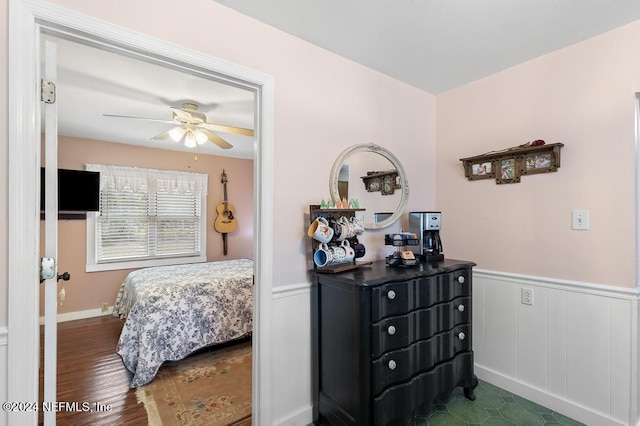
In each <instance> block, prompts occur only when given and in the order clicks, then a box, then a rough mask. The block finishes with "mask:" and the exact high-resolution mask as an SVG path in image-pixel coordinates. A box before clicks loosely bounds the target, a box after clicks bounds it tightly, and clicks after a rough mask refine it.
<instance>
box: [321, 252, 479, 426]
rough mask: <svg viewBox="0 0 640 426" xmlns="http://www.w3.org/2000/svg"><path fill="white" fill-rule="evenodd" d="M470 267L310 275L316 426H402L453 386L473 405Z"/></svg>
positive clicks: (454, 263) (445, 264) (375, 267)
mask: <svg viewBox="0 0 640 426" xmlns="http://www.w3.org/2000/svg"><path fill="white" fill-rule="evenodd" d="M473 266H475V263H473V262H467V261H460V260H450V259H445V260H443V261H439V262H430V263H420V264H419V265H417V266H412V267H390V266H387V265H386V264H385V261H384V260H382V261H377V262H373V264H372V265H371V266H370V267H364V268H360V269H357V270H354V271H348V272H342V273H337V274H326V273H317V272H316V273H314V278H315V281H316V284H317V291H318V299H317V300H318V306H317V321H318V322H317V325H318V330H317V333H318V341H317V345H318V360H317V361H318V362H317V364H318V370H319V371H318V372H317V380H316V382H317V387H318V389H317V392H316V393H317V395H318V399H319V401H318V413H319V418H318V419H316V424H330V425H362V426H369V425H395V424H402V425H406V423H407V421H408V420H409V419H411V418H413V417H414V416H416V415H421V414H426V413H428V412H429V411H430V410H431V408H432V407H433V406H434V404H435V403H436V402H437V401H438V400H439V399H440V398H446V397H447V396H448V395H449V394H450V393H451V391H452V390H453V389H454V388H456V387H458V386H462V387H463V388H464V392H465V395H466V397H467V398H469V399H475V397H474V395H473V389H474V388H475V386H476V385H477V383H478V382H477V379H476V378H475V376H474V373H473V350H472V345H471V319H472V316H471V313H472V312H471V295H472V291H471V290H472V286H471V281H472V273H471V270H472V269H471V268H472V267H473Z"/></svg>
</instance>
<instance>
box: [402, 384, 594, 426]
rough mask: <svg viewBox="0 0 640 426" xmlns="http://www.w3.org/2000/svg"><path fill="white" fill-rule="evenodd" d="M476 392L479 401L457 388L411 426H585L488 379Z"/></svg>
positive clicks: (479, 385)
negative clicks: (470, 399)
mask: <svg viewBox="0 0 640 426" xmlns="http://www.w3.org/2000/svg"><path fill="white" fill-rule="evenodd" d="M474 393H475V395H476V400H475V401H469V400H468V399H466V398H465V397H464V395H463V393H462V389H461V388H457V389H456V390H455V391H454V392H453V393H452V394H451V397H450V398H449V400H448V401H447V402H444V403H442V404H439V405H437V406H436V407H435V408H434V409H433V410H431V412H430V413H429V414H428V415H426V416H421V417H418V418H416V419H414V420H411V421H410V422H409V425H408V426H426V425H428V426H431V425H447V426H475V425H483V426H493V425H527V426H528V425H531V426H534V425H535V426H537V425H545V426H547V425H549V426H550V425H582V423H580V422H577V421H575V420H572V419H570V418H568V417H566V416H563V415H562V414H559V413H556V412H554V411H552V410H550V409H548V408H545V407H543V406H541V405H538V404H536V403H534V402H531V401H528V400H526V399H524V398H522V397H519V396H518V395H514V394H512V393H510V392H507V391H506V390H503V389H500V388H498V387H496V386H493V385H491V384H489V383H487V382H483V381H480V383H479V384H478V387H476V389H475V392H474Z"/></svg>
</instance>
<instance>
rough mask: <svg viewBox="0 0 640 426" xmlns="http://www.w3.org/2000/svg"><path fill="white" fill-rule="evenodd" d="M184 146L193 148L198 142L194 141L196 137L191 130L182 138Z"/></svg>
mask: <svg viewBox="0 0 640 426" xmlns="http://www.w3.org/2000/svg"><path fill="white" fill-rule="evenodd" d="M184 146H186V147H187V148H195V147H196V146H198V142H196V138H195V136H194V135H193V132H192V131H190V130H189V131H188V132H187V135H186V136H185V138H184Z"/></svg>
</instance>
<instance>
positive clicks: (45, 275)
mask: <svg viewBox="0 0 640 426" xmlns="http://www.w3.org/2000/svg"><path fill="white" fill-rule="evenodd" d="M55 276H56V260H55V259H54V258H53V257H41V258H40V282H41V283H42V282H44V280H49V279H51V278H53V277H55Z"/></svg>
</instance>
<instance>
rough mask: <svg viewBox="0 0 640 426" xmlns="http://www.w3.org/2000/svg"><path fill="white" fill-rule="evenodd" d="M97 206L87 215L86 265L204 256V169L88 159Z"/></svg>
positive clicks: (136, 263)
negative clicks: (177, 169)
mask: <svg viewBox="0 0 640 426" xmlns="http://www.w3.org/2000/svg"><path fill="white" fill-rule="evenodd" d="M86 168H87V170H91V171H98V172H100V211H99V212H94V213H88V215H87V271H88V272H91V271H104V270H112V269H126V268H138V267H144V266H154V265H169V264H175V263H190V262H204V261H206V257H207V256H206V217H207V214H206V213H207V212H206V205H207V203H206V197H207V179H208V176H207V175H205V174H198V173H187V172H174V171H166V170H152V169H141V168H134V167H121V166H105V165H98V164H88V165H87V166H86Z"/></svg>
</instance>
